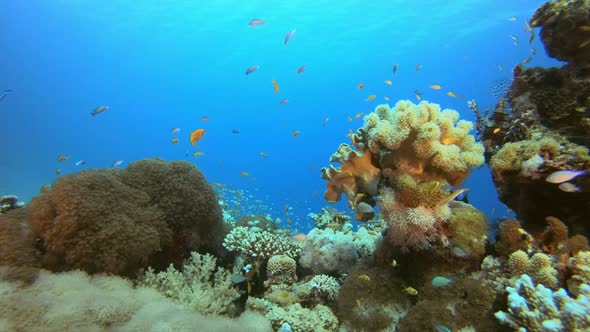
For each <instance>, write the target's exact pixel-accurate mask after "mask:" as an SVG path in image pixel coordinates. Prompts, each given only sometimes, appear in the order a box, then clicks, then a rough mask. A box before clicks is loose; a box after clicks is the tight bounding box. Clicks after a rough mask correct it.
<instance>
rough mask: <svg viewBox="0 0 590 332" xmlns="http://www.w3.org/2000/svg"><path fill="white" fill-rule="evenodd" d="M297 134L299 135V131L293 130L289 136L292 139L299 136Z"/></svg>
mask: <svg viewBox="0 0 590 332" xmlns="http://www.w3.org/2000/svg"><path fill="white" fill-rule="evenodd" d="M299 133H300V131H299V130H295V131H294V132H293V134H291V136H293V137H297V136H298V135H299Z"/></svg>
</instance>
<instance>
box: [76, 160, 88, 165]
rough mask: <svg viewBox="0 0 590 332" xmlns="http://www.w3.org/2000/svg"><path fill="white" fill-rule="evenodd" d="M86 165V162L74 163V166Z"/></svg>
mask: <svg viewBox="0 0 590 332" xmlns="http://www.w3.org/2000/svg"><path fill="white" fill-rule="evenodd" d="M85 164H86V160H80V161H78V162H77V163H76V166H82V165H85Z"/></svg>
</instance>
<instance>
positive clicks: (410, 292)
mask: <svg viewBox="0 0 590 332" xmlns="http://www.w3.org/2000/svg"><path fill="white" fill-rule="evenodd" d="M402 291H403V292H404V293H406V294H408V295H413V296H416V295H418V291H417V290H416V289H415V288H414V287H406V288H404V289H403V290H402Z"/></svg>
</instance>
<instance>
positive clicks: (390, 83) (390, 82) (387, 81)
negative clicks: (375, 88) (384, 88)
mask: <svg viewBox="0 0 590 332" xmlns="http://www.w3.org/2000/svg"><path fill="white" fill-rule="evenodd" d="M385 84H387V85H392V84H393V82H392V81H391V80H385Z"/></svg>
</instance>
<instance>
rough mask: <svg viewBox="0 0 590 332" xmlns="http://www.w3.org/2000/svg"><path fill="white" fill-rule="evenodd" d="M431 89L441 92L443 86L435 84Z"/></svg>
mask: <svg viewBox="0 0 590 332" xmlns="http://www.w3.org/2000/svg"><path fill="white" fill-rule="evenodd" d="M430 88H431V89H434V90H440V89H442V86H440V85H439V84H433V85H431V86H430Z"/></svg>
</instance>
